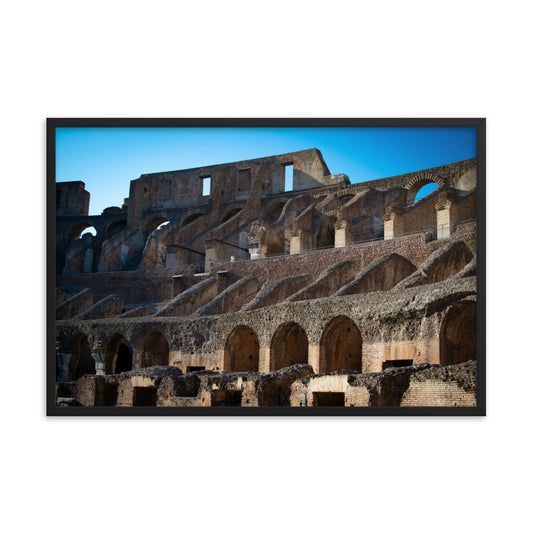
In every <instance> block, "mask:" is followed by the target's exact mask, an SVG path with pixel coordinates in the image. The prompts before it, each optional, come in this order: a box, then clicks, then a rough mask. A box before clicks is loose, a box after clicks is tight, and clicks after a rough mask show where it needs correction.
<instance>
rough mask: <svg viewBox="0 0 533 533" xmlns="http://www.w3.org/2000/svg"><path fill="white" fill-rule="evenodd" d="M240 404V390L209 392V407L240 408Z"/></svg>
mask: <svg viewBox="0 0 533 533" xmlns="http://www.w3.org/2000/svg"><path fill="white" fill-rule="evenodd" d="M241 402H242V391H240V390H216V391H212V392H211V405H212V406H213V407H222V406H226V407H227V406H234V407H240V406H241Z"/></svg>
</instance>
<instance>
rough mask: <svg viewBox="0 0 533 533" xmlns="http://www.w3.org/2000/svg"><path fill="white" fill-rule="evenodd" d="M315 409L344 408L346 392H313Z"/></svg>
mask: <svg viewBox="0 0 533 533" xmlns="http://www.w3.org/2000/svg"><path fill="white" fill-rule="evenodd" d="M313 405H314V406H315V407H325V406H327V407H344V392H313Z"/></svg>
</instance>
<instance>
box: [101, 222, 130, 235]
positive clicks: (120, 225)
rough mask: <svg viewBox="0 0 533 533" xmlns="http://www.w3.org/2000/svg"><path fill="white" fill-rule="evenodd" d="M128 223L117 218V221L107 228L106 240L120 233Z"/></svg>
mask: <svg viewBox="0 0 533 533" xmlns="http://www.w3.org/2000/svg"><path fill="white" fill-rule="evenodd" d="M126 225H127V224H126V221H125V220H117V221H116V222H112V223H111V224H109V226H107V228H106V230H105V237H104V240H107V239H110V238H111V237H114V236H115V235H117V234H118V233H120V232H121V231H122V230H123V229H126Z"/></svg>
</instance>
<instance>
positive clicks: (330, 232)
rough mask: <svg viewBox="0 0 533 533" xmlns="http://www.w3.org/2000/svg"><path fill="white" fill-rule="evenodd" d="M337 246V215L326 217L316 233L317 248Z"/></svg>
mask: <svg viewBox="0 0 533 533" xmlns="http://www.w3.org/2000/svg"><path fill="white" fill-rule="evenodd" d="M334 246H335V217H327V218H325V219H324V220H323V221H322V222H321V223H320V225H319V226H318V229H317V230H316V234H315V246H314V247H315V248H333V247H334Z"/></svg>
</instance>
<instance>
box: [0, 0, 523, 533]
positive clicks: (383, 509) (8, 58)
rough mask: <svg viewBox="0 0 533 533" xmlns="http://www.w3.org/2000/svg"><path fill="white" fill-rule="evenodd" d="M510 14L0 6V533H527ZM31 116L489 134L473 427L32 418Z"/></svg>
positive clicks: (39, 410)
mask: <svg viewBox="0 0 533 533" xmlns="http://www.w3.org/2000/svg"><path fill="white" fill-rule="evenodd" d="M527 5H528V4H527V3H526V2H520V1H513V0H510V1H509V2H506V3H505V5H504V6H502V4H501V3H500V2H486V1H484V2H481V1H472V2H464V0H459V1H457V0H451V1H449V2H447V3H445V4H439V3H428V2H427V1H410V0H406V1H404V2H396V1H383V2H361V3H356V2H340V1H335V0H332V1H330V2H317V1H310V0H306V1H305V2H294V3H289V2H279V1H271V2H269V3H268V4H267V3H252V2H244V1H241V2H237V1H232V0H228V1H226V2H214V1H204V2H186V3H185V2H183V3H181V2H175V1H167V2H161V1H154V2H150V3H147V2H139V1H127V2H125V1H117V2H109V0H105V1H101V0H95V1H93V2H91V3H89V4H86V3H77V2H72V1H64V2H60V1H54V0H49V1H47V2H10V3H6V4H5V5H4V7H3V9H2V17H1V19H2V23H1V25H2V28H3V29H2V31H1V32H0V40H1V44H2V50H3V60H2V79H3V82H2V93H3V97H2V100H1V104H0V105H1V106H2V114H1V116H2V128H1V133H0V134H1V136H2V139H1V144H0V146H2V153H3V156H2V166H3V168H2V170H3V172H2V174H3V177H4V182H3V184H4V187H6V186H7V188H8V190H10V191H11V194H3V195H2V196H1V201H2V209H1V210H0V212H1V213H2V222H3V227H4V234H3V237H4V238H3V245H4V247H3V250H4V253H3V256H2V257H3V262H2V266H3V275H4V282H5V283H4V288H5V289H7V291H8V301H7V302H5V303H4V322H3V324H4V325H6V322H5V321H6V319H7V320H8V321H9V327H6V328H5V329H3V346H4V348H3V354H2V358H3V364H2V373H3V380H2V387H0V394H1V395H2V396H1V398H2V399H1V405H2V407H3V416H2V418H3V427H2V434H3V437H2V448H3V450H2V455H1V457H2V476H1V477H2V485H3V486H4V487H6V488H7V490H6V492H5V494H4V498H3V502H2V503H3V504H4V511H3V513H2V517H1V519H0V520H1V521H2V522H3V523H7V527H6V526H4V528H3V529H4V530H6V531H23V532H26V531H28V532H30V531H31V532H33V531H35V530H39V531H43V530H44V531H52V530H54V531H55V530H58V529H62V528H65V527H66V528H68V529H72V528H74V529H75V530H76V531H77V532H80V533H82V532H86V531H87V532H88V531H95V530H98V531H100V532H107V531H110V532H111V531H113V532H117V531H130V532H140V531H163V530H166V529H167V528H172V529H173V530H178V531H186V530H193V529H194V530H195V531H207V530H210V529H211V530H214V531H219V532H220V531H232V532H234V531H237V530H238V529H240V528H239V523H240V522H241V521H245V523H246V528H247V529H248V530H249V531H254V532H255V531H259V532H261V531H293V532H297V531H298V532H300V531H301V532H307V531H328V532H329V531H338V530H352V529H353V530H357V531H373V532H376V531H391V530H392V528H394V531H395V532H400V531H409V532H410V533H414V532H418V531H420V532H422V531H424V532H426V531H432V532H441V531H447V532H448V531H454V532H461V531H469V532H470V531H474V530H485V529H488V528H490V530H491V531H503V530H505V531H523V530H524V528H525V527H527V526H525V525H526V524H527V523H529V522H530V520H529V516H528V515H529V513H528V511H529V497H530V479H531V474H532V468H531V467H532V462H531V450H530V446H531V439H530V438H528V434H527V429H528V427H530V420H531V413H530V403H531V402H530V395H529V393H528V391H529V387H530V384H529V383H528V382H527V381H526V379H525V376H527V372H528V371H529V364H528V363H529V359H530V357H531V346H530V343H529V342H527V340H526V339H524V335H523V334H521V333H520V331H528V330H529V329H530V327H529V322H530V320H529V317H528V316H527V315H528V314H529V315H530V314H531V313H530V309H529V307H530V306H529V305H528V297H529V298H530V297H531V291H530V290H529V287H530V284H529V282H528V281H527V282H526V280H525V278H524V275H525V274H526V272H527V270H526V269H524V268H522V267H520V264H519V263H518V261H519V260H520V258H524V253H525V252H522V251H521V250H522V249H523V245H524V244H527V243H528V242H529V241H528V240H527V232H526V233H524V232H523V231H522V229H525V228H527V227H528V225H527V224H526V223H525V220H522V219H523V218H524V217H525V216H526V213H528V210H527V209H524V207H525V206H522V205H520V204H521V203H522V202H524V201H525V198H527V197H528V194H529V193H531V170H530V169H531V166H530V158H529V154H530V142H531V135H530V131H531V130H530V123H531V120H532V106H531V69H530V68H529V66H530V63H531V61H530V50H531V47H532V42H531V41H532V38H531V32H530V27H529V26H530V17H528V16H527V15H526V13H527V12H526V10H525V8H526V7H527ZM46 116H53V117H75V116H79V117H130V116H134V117H135V116H136V117H182V116H184V117H187V116H199V117H218V116H220V117H224V116H229V117H256V116H259V117H260V116H274V117H275V116H288V117H307V116H324V117H471V116H474V117H477V116H486V117H487V118H488V169H489V180H488V181H489V193H488V211H489V213H490V214H491V217H490V218H489V223H488V232H487V233H488V235H489V236H490V241H489V247H488V254H489V255H488V261H487V264H488V274H489V290H490V295H489V299H488V308H489V309H488V311H489V316H488V324H487V326H488V328H487V329H488V346H489V350H488V364H489V375H488V384H487V386H488V392H489V394H488V399H489V401H488V413H489V415H488V417H487V418H484V419H471V418H470V419H454V418H448V419H424V418H419V419H415V418H413V419H406V418H395V419H379V418H373V419H356V418H342V419H333V418H331V419H312V418H309V419H308V418H301V419H294V418H290V419H284V420H282V419H259V418H254V419H250V418H240V419H229V418H219V419H186V418H164V419H163V418H162V419H116V418H114V419H87V418H84V419H79V420H78V419H74V418H65V419H61V418H54V419H47V418H45V416H44V384H45V378H44V335H45V328H44V319H45V289H44V287H45V276H44V265H45V248H44V243H45V218H44V216H45V212H44V186H45V174H44V172H45V117H46ZM76 178H77V179H83V176H77V177H76ZM9 180H11V181H9ZM23 180H26V183H25V184H23ZM498 183H504V188H503V189H498V188H497V187H498ZM4 190H5V189H4ZM14 198H16V199H17V201H14ZM23 206H24V208H25V209H26V210H25V211H22V208H23ZM496 213H497V216H496ZM505 220H514V221H515V222H514V224H513V226H514V229H513V230H511V231H510V230H509V227H508V225H506V224H504V223H502V221H505ZM14 221H16V227H14V225H13V222H14ZM6 230H9V232H8V231H6ZM22 249H23V250H24V252H22ZM27 249H31V250H33V251H34V252H35V254H36V255H35V256H34V260H32V261H27V260H25V259H24V258H25V257H26V250H27ZM15 265H16V267H15ZM517 266H518V269H517V270H514V269H516V267H517ZM511 272H515V274H514V275H510V274H511ZM13 274H14V276H15V277H14V278H13ZM515 306H519V309H521V310H522V311H523V313H522V314H520V313H517V312H514V309H515ZM511 311H512V312H511ZM6 341H7V342H6ZM21 359H22V360H23V362H22V363H21ZM522 368H523V369H524V372H522V371H521V369H522ZM151 448H152V449H153V453H150V452H149V451H148V450H150V449H151ZM291 463H292V464H291ZM211 469H213V473H211ZM226 474H227V477H226ZM141 494H142V497H141ZM526 513H527V514H526ZM254 521H255V525H252V522H254ZM280 524H281V526H280V527H279V528H278V525H280Z"/></svg>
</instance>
